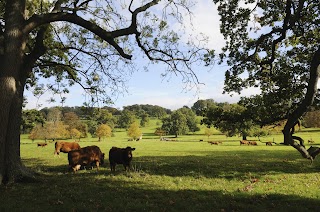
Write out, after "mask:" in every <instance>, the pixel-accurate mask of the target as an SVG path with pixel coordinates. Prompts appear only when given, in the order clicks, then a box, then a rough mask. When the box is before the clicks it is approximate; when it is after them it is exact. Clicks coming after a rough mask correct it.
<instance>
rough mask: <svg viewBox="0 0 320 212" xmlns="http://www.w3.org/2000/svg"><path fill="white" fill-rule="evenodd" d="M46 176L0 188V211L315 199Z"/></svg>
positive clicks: (306, 206)
mask: <svg viewBox="0 0 320 212" xmlns="http://www.w3.org/2000/svg"><path fill="white" fill-rule="evenodd" d="M123 178H124V177H122V178H120V177H117V176H115V177H111V176H97V175H93V174H87V175H84V174H81V175H80V174H79V175H77V174H75V175H63V176H61V177H57V176H55V175H49V176H46V178H45V181H44V182H43V183H38V184H37V186H32V185H29V184H28V185H15V186H14V187H8V188H6V189H1V188H0V191H1V192H0V211H8V210H10V209H12V207H13V206H14V208H15V210H16V211H61V210H62V211H299V212H300V211H316V210H317V209H318V208H319V204H320V200H319V199H310V198H302V197H300V196H297V195H283V194H262V195H260V194H252V193H250V192H243V191H234V192H227V191H225V190H210V191H209V190H201V189H198V190H190V189H183V188H179V189H163V188H161V187H157V186H154V185H150V182H148V181H139V182H136V181H135V182H131V178H130V177H127V178H125V179H123Z"/></svg>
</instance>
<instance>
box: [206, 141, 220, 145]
mask: <svg viewBox="0 0 320 212" xmlns="http://www.w3.org/2000/svg"><path fill="white" fill-rule="evenodd" d="M208 143H209V144H211V145H219V144H222V141H208Z"/></svg>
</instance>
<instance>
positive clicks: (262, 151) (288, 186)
mask: <svg viewBox="0 0 320 212" xmlns="http://www.w3.org/2000/svg"><path fill="white" fill-rule="evenodd" d="M153 131H154V129H153V128H152V127H148V128H145V129H143V133H144V138H143V140H142V141H139V142H132V141H131V142H128V141H127V139H128V138H127V136H126V132H125V131H121V130H119V131H117V132H116V133H115V134H116V136H115V137H111V138H108V139H106V140H105V141H103V142H97V139H94V138H88V139H84V140H83V141H81V142H80V145H81V146H83V147H84V146H88V145H98V146H99V147H100V148H101V150H102V151H103V152H104V153H108V151H109V149H110V148H111V147H112V146H118V147H126V146H128V145H129V146H132V147H135V148H136V150H135V151H134V152H133V153H134V158H133V161H132V165H133V169H134V170H133V171H132V172H129V173H127V172H125V171H124V170H123V167H122V166H120V165H118V166H117V167H116V169H117V170H116V173H115V175H113V174H111V173H110V169H109V165H108V160H106V163H105V164H104V165H103V166H102V168H101V169H100V170H99V172H98V173H97V171H96V170H95V169H94V170H80V171H79V172H78V173H76V174H73V173H69V172H68V171H67V169H68V165H67V164H68V161H67V155H66V154H61V157H60V158H58V157H54V156H53V151H54V144H53V143H50V144H48V146H46V147H43V148H42V147H37V145H36V144H35V143H32V142H31V141H30V140H28V139H27V138H26V135H23V136H22V140H21V143H22V144H21V157H22V160H23V162H24V164H25V165H26V166H27V167H30V168H31V169H33V170H35V171H36V172H37V173H39V176H38V178H39V182H34V183H25V184H14V185H8V186H5V187H4V186H2V187H0V211H318V210H319V206H320V158H316V160H315V161H314V163H313V164H312V165H311V164H310V162H309V161H308V160H306V159H303V158H302V157H301V156H300V154H299V153H298V152H297V151H296V150H295V149H294V148H292V147H288V146H282V145H274V146H265V144H264V143H263V142H265V141H269V140H271V141H272V140H275V141H276V142H278V143H280V142H281V138H282V136H281V135H275V136H271V137H268V138H262V142H258V146H240V145H239V140H240V138H238V137H232V138H226V137H225V136H223V135H221V134H219V133H218V132H217V133H216V134H215V135H213V136H211V137H210V138H209V140H212V141H223V143H222V144H221V145H210V144H209V143H207V141H208V138H207V137H205V136H204V135H202V134H201V132H200V133H198V134H194V135H188V136H180V137H178V139H177V140H178V141H175V142H163V141H159V138H158V137H157V136H154V135H153V134H152V132H153ZM298 135H300V136H302V137H303V138H304V139H305V140H308V139H310V138H312V139H313V140H315V141H316V143H315V144H313V145H317V144H320V139H319V141H317V138H319V132H318V131H317V130H306V129H305V130H303V131H302V132H299V134H298ZM200 139H202V140H204V141H203V142H199V140H200ZM250 139H254V138H250ZM35 142H37V141H35ZM107 158H108V157H107Z"/></svg>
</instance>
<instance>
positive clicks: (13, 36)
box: [0, 0, 32, 184]
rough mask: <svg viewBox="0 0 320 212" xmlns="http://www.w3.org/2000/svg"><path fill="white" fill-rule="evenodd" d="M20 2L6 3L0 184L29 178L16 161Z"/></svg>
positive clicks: (0, 74) (21, 48)
mask: <svg viewBox="0 0 320 212" xmlns="http://www.w3.org/2000/svg"><path fill="white" fill-rule="evenodd" d="M24 3H25V1H24V0H11V1H7V2H6V8H5V9H6V13H5V23H6V25H5V32H4V43H3V46H4V52H3V55H1V64H2V66H1V67H0V90H1V95H0V105H1V110H0V120H1V121H0V184H3V183H8V182H15V181H17V180H21V179H23V178H24V176H28V177H31V176H32V175H31V172H28V171H27V169H26V168H25V167H24V166H23V165H22V163H21V158H20V124H21V111H22V102H23V91H24V85H25V81H26V74H25V73H26V72H25V70H22V68H24V67H23V65H22V64H23V51H24V48H25V36H23V33H22V28H23V23H24V17H23V14H24V9H25V4H24Z"/></svg>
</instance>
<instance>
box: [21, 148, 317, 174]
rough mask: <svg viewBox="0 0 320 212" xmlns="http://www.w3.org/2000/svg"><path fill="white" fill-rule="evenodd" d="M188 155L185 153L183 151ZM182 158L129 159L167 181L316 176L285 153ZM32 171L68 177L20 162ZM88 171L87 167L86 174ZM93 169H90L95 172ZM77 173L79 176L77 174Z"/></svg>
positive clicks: (64, 169)
mask: <svg viewBox="0 0 320 212" xmlns="http://www.w3.org/2000/svg"><path fill="white" fill-rule="evenodd" d="M184 152H185V153H187V154H188V152H186V151H184ZM190 154H193V155H186V156H140V157H135V156H134V157H133V161H132V168H133V170H134V171H138V172H139V171H142V172H145V173H147V174H150V175H165V176H171V177H183V176H190V177H199V176H202V177H207V178H225V179H233V178H236V179H242V178H243V177H244V176H246V175H248V173H250V175H252V176H255V177H258V178H260V177H262V176H265V175H268V174H299V173H319V165H318V163H317V162H314V164H313V165H310V162H309V161H308V160H306V159H303V158H300V156H299V155H295V154H289V153H288V152H285V151H277V152H274V151H272V150H254V152H252V151H244V150H241V151H227V152H224V151H217V152H212V151H207V152H206V151H201V152H196V151H193V152H192V153H191V152H190ZM22 161H23V163H25V164H28V165H29V166H30V167H31V168H33V169H35V170H40V171H42V172H52V173H69V171H68V168H69V167H68V164H67V163H66V164H63V165H61V164H59V165H51V166H50V165H48V163H47V162H46V161H44V160H40V159H38V158H30V159H23V160H22ZM90 168H91V167H87V170H88V171H90ZM100 169H102V170H104V171H105V172H109V170H110V169H109V161H108V158H106V159H105V162H104V164H103V165H102V166H101V167H100ZM123 169H124V168H123V166H122V165H121V164H118V165H117V166H116V172H117V173H118V172H123ZM95 170H96V168H93V171H95ZM81 171H82V170H80V171H79V172H81Z"/></svg>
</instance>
